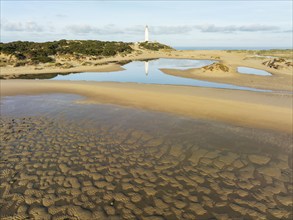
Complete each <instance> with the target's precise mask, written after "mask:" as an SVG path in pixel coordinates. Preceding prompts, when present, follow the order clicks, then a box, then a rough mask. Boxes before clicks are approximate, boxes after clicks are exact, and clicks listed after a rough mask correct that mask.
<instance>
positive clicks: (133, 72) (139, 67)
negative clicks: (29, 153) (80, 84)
mask: <svg viewBox="0 0 293 220" xmlns="http://www.w3.org/2000/svg"><path fill="white" fill-rule="evenodd" d="M214 62H215V61H212V60H188V59H162V58H161V59H157V60H152V61H134V62H131V63H129V64H127V65H124V66H123V68H125V70H123V71H118V72H99V73H95V72H83V73H72V74H68V75H57V76H55V77H54V78H53V80H85V81H98V82H132V83H146V84H165V85H185V86H201V87H210V88H222V89H238V90H248V91H259V92H262V91H265V90H261V89H254V88H249V87H243V86H235V85H231V84H224V83H214V82H208V81H202V80H196V79H190V78H183V77H178V76H172V75H168V74H165V73H163V72H162V71H161V70H160V69H162V68H174V69H189V68H200V67H203V66H207V65H210V64H212V63H214Z"/></svg>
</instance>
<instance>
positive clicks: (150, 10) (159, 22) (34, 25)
mask: <svg viewBox="0 0 293 220" xmlns="http://www.w3.org/2000/svg"><path fill="white" fill-rule="evenodd" d="M292 13H293V12H292V1H291V0H289V1H283V0H276V1H272V0H270V1H264V0H262V1H252V0H245V1H237V0H233V1H232V0H231V1H221V0H218V1H216V0H215V1H209V0H208V1H195V0H194V1H133V0H132V1H119V0H116V1H108V0H104V1H82V0H79V1H78V0H75V1H69V0H67V1H56V0H55V1H54V0H51V1H45V0H38V1H26V0H22V1H21V0H18V1H15V0H14V1H13V0H1V34H0V37H1V39H0V41H1V42H11V41H17V40H21V41H37V42H44V41H53V40H60V39H72V40H76V39H79V40H83V39H84V40H87V39H92V40H107V41H126V42H136V41H142V40H144V27H145V25H148V26H149V38H150V41H155V40H156V41H159V42H161V43H165V44H168V45H171V46H173V47H176V46H177V47H178V46H186V47H187V46H191V47H270V48H279V47H282V48H292Z"/></svg>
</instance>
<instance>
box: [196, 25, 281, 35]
mask: <svg viewBox="0 0 293 220" xmlns="http://www.w3.org/2000/svg"><path fill="white" fill-rule="evenodd" d="M194 28H195V29H198V30H200V31H201V32H221V33H232V32H263V31H268V32H270V31H271V32H273V31H277V30H279V27H278V26H273V25H263V24H251V25H241V26H238V25H228V26H216V25H214V24H206V25H195V26H194Z"/></svg>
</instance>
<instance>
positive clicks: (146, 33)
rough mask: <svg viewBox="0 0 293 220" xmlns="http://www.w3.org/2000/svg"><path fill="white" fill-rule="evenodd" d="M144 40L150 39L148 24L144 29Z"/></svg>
mask: <svg viewBox="0 0 293 220" xmlns="http://www.w3.org/2000/svg"><path fill="white" fill-rule="evenodd" d="M144 41H145V42H147V41H149V27H148V26H147V25H146V26H145V30H144Z"/></svg>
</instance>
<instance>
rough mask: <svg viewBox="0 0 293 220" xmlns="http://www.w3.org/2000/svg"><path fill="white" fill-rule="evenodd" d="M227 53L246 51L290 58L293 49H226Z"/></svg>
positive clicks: (260, 54) (252, 53)
mask: <svg viewBox="0 0 293 220" xmlns="http://www.w3.org/2000/svg"><path fill="white" fill-rule="evenodd" d="M226 51H227V52H228V53H231V52H237V53H247V54H251V55H258V56H274V57H280V58H286V59H292V55H293V50H292V49H270V50H226Z"/></svg>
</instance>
